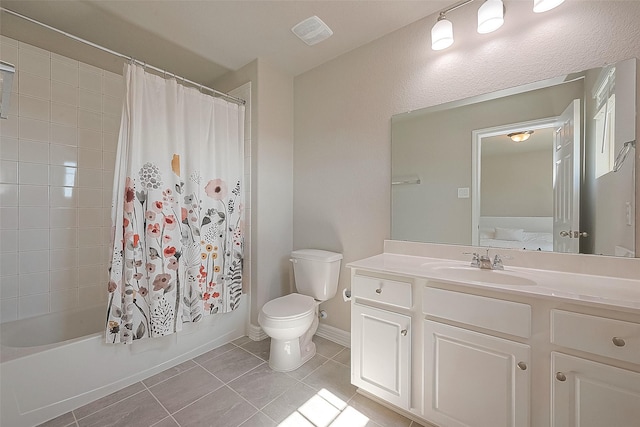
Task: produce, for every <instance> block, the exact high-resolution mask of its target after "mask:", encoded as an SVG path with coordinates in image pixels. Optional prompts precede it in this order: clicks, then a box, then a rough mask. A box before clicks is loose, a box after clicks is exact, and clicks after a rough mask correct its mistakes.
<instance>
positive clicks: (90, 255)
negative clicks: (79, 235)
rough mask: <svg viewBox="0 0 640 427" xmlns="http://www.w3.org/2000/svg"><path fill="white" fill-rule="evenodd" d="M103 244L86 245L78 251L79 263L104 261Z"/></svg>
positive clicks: (92, 263)
mask: <svg viewBox="0 0 640 427" xmlns="http://www.w3.org/2000/svg"><path fill="white" fill-rule="evenodd" d="M102 255H103V249H102V246H94V247H85V248H82V250H80V251H79V252H78V265H79V266H87V265H98V264H102V263H103V260H104V258H103V256H102Z"/></svg>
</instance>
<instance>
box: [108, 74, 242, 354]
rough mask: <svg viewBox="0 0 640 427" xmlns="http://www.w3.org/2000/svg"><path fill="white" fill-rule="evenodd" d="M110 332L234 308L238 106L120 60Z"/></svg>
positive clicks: (238, 235) (167, 325) (119, 335)
mask: <svg viewBox="0 0 640 427" xmlns="http://www.w3.org/2000/svg"><path fill="white" fill-rule="evenodd" d="M124 75H125V86H126V94H125V105H124V107H123V112H122V121H121V129H120V140H119V143H118V153H117V160H116V170H115V178H114V190H113V206H112V211H111V221H112V224H113V228H112V249H113V250H112V255H111V265H110V268H109V284H108V292H109V298H108V301H109V302H108V313H107V314H108V319H107V327H106V341H107V342H109V343H118V342H120V343H130V342H132V341H133V340H137V339H142V338H148V337H157V336H163V335H168V334H172V333H174V332H177V331H179V330H181V328H182V324H183V323H185V322H198V321H200V320H202V319H203V317H204V316H206V315H209V314H215V313H225V312H228V311H231V310H233V309H235V308H236V307H238V304H239V302H240V296H241V293H242V255H243V227H244V223H243V212H242V208H243V206H242V192H243V188H242V177H243V162H244V154H243V144H244V106H238V105H236V104H234V103H230V102H227V101H225V100H223V99H220V98H213V97H211V96H209V95H205V94H203V93H200V92H199V91H198V90H196V89H192V88H186V87H184V86H182V85H179V84H178V83H177V82H176V81H175V80H173V79H172V80H167V79H164V78H162V77H159V76H156V75H152V74H149V73H147V72H146V71H145V70H144V68H143V67H141V66H138V65H135V64H127V65H125V72H124Z"/></svg>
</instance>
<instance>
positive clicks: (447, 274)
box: [423, 263, 537, 286]
mask: <svg viewBox="0 0 640 427" xmlns="http://www.w3.org/2000/svg"><path fill="white" fill-rule="evenodd" d="M423 266H424V267H427V268H429V270H431V271H433V272H434V273H436V275H437V276H438V277H439V278H442V279H447V280H455V281H460V282H480V283H487V284H495V285H509V286H535V285H537V283H536V282H535V281H533V280H530V279H527V278H526V277H522V275H520V274H518V273H514V272H511V271H508V270H483V269H480V268H476V267H470V266H463V265H459V264H451V263H449V264H433V263H426V264H423Z"/></svg>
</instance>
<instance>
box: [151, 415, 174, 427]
mask: <svg viewBox="0 0 640 427" xmlns="http://www.w3.org/2000/svg"><path fill="white" fill-rule="evenodd" d="M151 427H180V426H178V423H177V422H175V420H174V419H173V418H171V417H167V418H165V419H164V420H162V421H160V422H158V423H156V424H154V425H152V426H151Z"/></svg>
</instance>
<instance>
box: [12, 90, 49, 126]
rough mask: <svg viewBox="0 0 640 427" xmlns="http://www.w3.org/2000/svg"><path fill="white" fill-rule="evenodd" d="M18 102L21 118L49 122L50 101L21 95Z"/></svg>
mask: <svg viewBox="0 0 640 427" xmlns="http://www.w3.org/2000/svg"><path fill="white" fill-rule="evenodd" d="M18 102H19V104H18V105H19V108H18V114H19V115H20V117H27V118H31V119H36V120H43V121H49V117H50V111H49V101H48V100H46V99H39V98H34V97H32V96H24V95H20V97H19V101H18ZM12 107H13V105H12Z"/></svg>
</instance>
